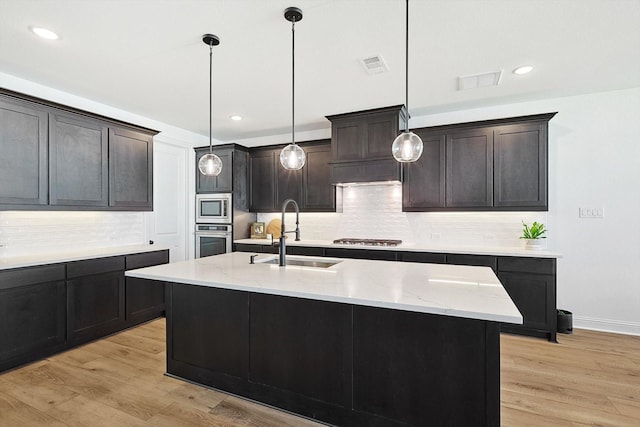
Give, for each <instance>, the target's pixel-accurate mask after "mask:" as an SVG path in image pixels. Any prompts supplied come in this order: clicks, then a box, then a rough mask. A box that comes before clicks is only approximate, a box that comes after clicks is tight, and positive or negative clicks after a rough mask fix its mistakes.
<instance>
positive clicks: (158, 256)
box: [125, 250, 169, 270]
mask: <svg viewBox="0 0 640 427" xmlns="http://www.w3.org/2000/svg"><path fill="white" fill-rule="evenodd" d="M168 262H169V251H167V250H162V251H155V252H145V253H142V254H135V255H127V257H126V260H125V266H126V270H132V269H134V268H143V267H149V266H152V265H159V264H166V263H168Z"/></svg>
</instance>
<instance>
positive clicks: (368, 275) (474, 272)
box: [125, 252, 522, 324]
mask: <svg viewBox="0 0 640 427" xmlns="http://www.w3.org/2000/svg"><path fill="white" fill-rule="evenodd" d="M250 255H251V254H250V253H247V252H233V253H227V254H223V255H216V256H211V257H205V258H199V259H195V260H190V261H182V262H176V263H170V264H164V265H158V266H153V267H146V268H141V269H137V270H130V271H127V272H126V273H125V274H126V275H127V276H130V277H138V278H143V279H152V280H161V281H168V282H175V283H184V284H190V285H199V286H210V287H214V288H224V289H235V290H241V291H249V292H258V293H266V294H273V295H283V296H291V297H298V298H308V299H315V300H324V301H332V302H339V303H346V304H355V305H366V306H373V307H383V308H391V309H397V310H406V311H416V312H422V313H431V314H440V315H446V316H456V317H465V318H471V319H481V320H489V321H497V322H507V323H518V324H521V323H522V316H521V314H520V312H519V311H518V309H517V308H516V306H515V304H514V303H513V301H512V300H511V298H510V297H509V295H508V294H507V292H506V291H505V290H504V288H503V286H502V284H501V283H500V281H499V280H498V278H497V277H496V275H495V274H494V273H493V271H492V270H491V269H490V268H488V267H472V266H459V265H441V264H419V263H404V262H390V261H371V260H357V259H340V258H325V257H321V258H320V257H305V256H294V255H288V256H287V260H289V261H291V260H305V259H306V260H313V259H315V260H318V261H332V260H333V261H340V262H339V263H338V264H336V265H333V266H331V267H329V268H315V267H300V266H294V265H288V266H287V267H284V268H282V267H279V266H278V265H277V264H275V265H274V264H266V263H261V262H260V261H262V260H265V259H272V258H274V257H276V258H277V255H272V254H262V255H260V256H258V257H257V258H256V264H249V257H250Z"/></svg>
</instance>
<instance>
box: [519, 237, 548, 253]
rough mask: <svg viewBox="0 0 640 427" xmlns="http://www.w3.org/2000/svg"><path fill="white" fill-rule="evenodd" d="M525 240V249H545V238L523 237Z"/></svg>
mask: <svg viewBox="0 0 640 427" xmlns="http://www.w3.org/2000/svg"><path fill="white" fill-rule="evenodd" d="M522 240H524V242H525V243H524V247H525V249H530V250H534V251H539V250H541V249H544V246H545V245H544V243H545V242H544V239H522Z"/></svg>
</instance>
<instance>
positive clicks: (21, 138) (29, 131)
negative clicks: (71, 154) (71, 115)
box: [0, 94, 48, 209]
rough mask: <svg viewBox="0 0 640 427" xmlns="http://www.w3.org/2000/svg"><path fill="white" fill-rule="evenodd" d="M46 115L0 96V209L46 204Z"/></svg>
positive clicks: (38, 108)
mask: <svg viewBox="0 0 640 427" xmlns="http://www.w3.org/2000/svg"><path fill="white" fill-rule="evenodd" d="M47 129H48V115H47V112H46V110H45V109H44V108H42V107H41V106H39V105H37V104H34V103H29V102H26V101H21V100H17V99H15V98H11V97H5V96H3V95H2V94H0V209H18V208H20V207H21V206H29V205H31V206H34V205H35V206H38V205H40V206H42V205H46V204H47V202H48V193H47V186H48V174H47V170H48V166H47V158H48V145H47Z"/></svg>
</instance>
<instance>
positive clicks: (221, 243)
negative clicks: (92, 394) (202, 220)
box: [195, 224, 233, 258]
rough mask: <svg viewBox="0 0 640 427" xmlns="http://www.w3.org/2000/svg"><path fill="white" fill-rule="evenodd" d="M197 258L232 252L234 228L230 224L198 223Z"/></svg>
mask: <svg viewBox="0 0 640 427" xmlns="http://www.w3.org/2000/svg"><path fill="white" fill-rule="evenodd" d="M195 234H196V258H202V257H206V256H212V255H220V254H224V253H227V252H231V250H232V245H233V228H232V226H231V225H229V224H196V233H195Z"/></svg>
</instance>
